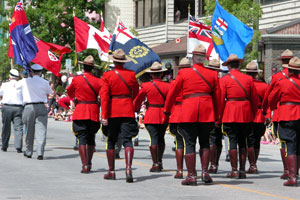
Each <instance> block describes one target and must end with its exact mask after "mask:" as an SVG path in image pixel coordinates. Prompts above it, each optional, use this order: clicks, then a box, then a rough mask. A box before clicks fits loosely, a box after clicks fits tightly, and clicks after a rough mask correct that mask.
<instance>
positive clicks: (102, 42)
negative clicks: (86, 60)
mask: <svg viewBox="0 0 300 200" xmlns="http://www.w3.org/2000/svg"><path fill="white" fill-rule="evenodd" d="M73 19H74V27H75V38H76V52H81V51H83V50H85V49H97V50H98V55H99V58H100V59H101V60H103V61H106V62H107V61H108V50H109V44H110V41H111V39H112V35H111V34H110V33H109V32H108V30H107V29H106V28H105V27H104V23H103V20H102V17H101V30H100V31H99V30H98V29H96V28H95V27H93V26H92V25H90V24H88V23H86V22H84V21H82V20H80V19H78V18H77V17H75V16H74V17H73Z"/></svg>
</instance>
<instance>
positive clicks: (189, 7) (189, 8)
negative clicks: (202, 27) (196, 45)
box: [186, 4, 191, 57]
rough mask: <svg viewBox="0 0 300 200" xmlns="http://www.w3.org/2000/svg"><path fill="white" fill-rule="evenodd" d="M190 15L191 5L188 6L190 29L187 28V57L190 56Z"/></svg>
mask: <svg viewBox="0 0 300 200" xmlns="http://www.w3.org/2000/svg"><path fill="white" fill-rule="evenodd" d="M190 15H191V5H190V4H189V5H188V26H187V27H188V28H187V34H186V57H188V54H189V52H188V51H189V25H190Z"/></svg>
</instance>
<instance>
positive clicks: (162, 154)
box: [157, 144, 166, 171]
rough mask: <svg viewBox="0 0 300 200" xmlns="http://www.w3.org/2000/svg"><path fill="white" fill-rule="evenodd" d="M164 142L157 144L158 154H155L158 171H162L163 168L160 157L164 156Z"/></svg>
mask: <svg viewBox="0 0 300 200" xmlns="http://www.w3.org/2000/svg"><path fill="white" fill-rule="evenodd" d="M165 147H166V145H165V144H159V145H158V154H157V161H158V166H159V168H160V171H162V170H163V169H164V168H163V164H162V158H163V156H164V152H165Z"/></svg>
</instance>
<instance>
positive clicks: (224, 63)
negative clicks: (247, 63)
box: [222, 58, 243, 66]
mask: <svg viewBox="0 0 300 200" xmlns="http://www.w3.org/2000/svg"><path fill="white" fill-rule="evenodd" d="M235 61H238V62H240V63H241V62H243V59H239V58H236V59H232V60H228V61H226V62H223V63H222V65H223V66H228V64H230V63H232V62H235Z"/></svg>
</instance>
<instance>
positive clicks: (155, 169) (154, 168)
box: [150, 145, 161, 172]
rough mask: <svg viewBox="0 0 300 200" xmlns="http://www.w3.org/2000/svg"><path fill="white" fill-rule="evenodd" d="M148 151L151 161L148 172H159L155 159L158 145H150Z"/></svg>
mask: <svg viewBox="0 0 300 200" xmlns="http://www.w3.org/2000/svg"><path fill="white" fill-rule="evenodd" d="M150 152H151V157H152V162H153V164H152V167H151V169H150V172H160V171H161V169H160V167H159V166H158V161H157V154H158V145H151V146H150Z"/></svg>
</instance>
